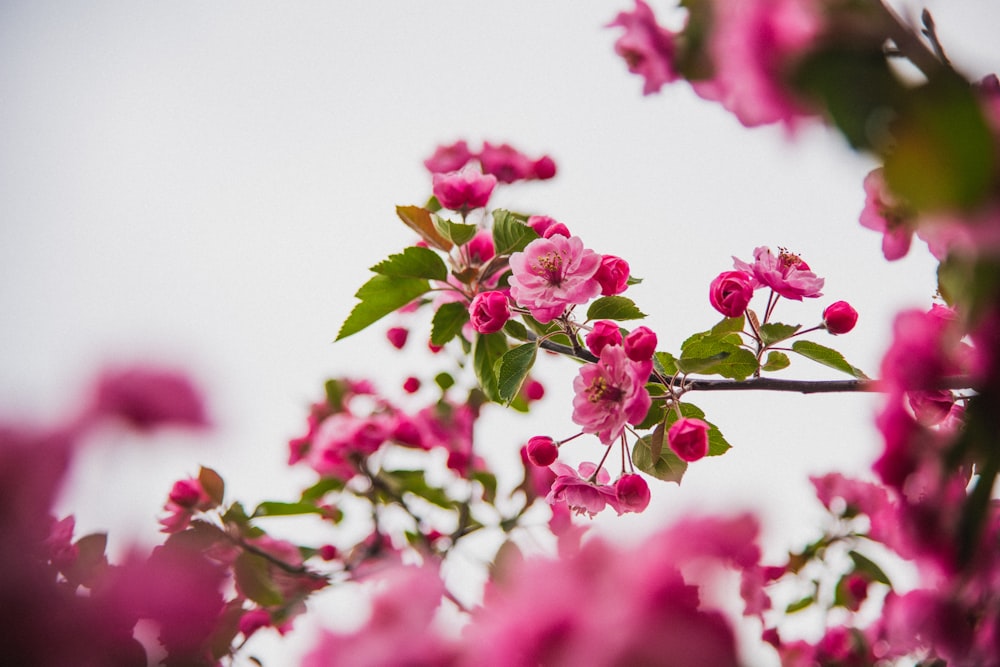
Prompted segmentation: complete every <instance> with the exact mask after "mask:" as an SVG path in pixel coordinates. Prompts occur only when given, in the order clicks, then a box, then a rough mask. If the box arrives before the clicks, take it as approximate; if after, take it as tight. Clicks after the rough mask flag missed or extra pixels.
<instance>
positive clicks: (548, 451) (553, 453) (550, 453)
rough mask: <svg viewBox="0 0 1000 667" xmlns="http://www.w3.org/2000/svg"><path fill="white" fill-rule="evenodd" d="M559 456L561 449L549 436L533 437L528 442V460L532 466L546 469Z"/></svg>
mask: <svg viewBox="0 0 1000 667" xmlns="http://www.w3.org/2000/svg"><path fill="white" fill-rule="evenodd" d="M558 456H559V448H558V447H556V443H555V442H554V441H553V440H552V438H550V437H549V436H547V435H536V436H532V437H531V438H530V439H529V440H528V460H529V461H531V463H532V465H536V466H539V467H540V468H544V467H546V466H549V465H552V463H553V462H555V460H556V458H557V457H558Z"/></svg>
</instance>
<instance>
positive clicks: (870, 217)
mask: <svg viewBox="0 0 1000 667" xmlns="http://www.w3.org/2000/svg"><path fill="white" fill-rule="evenodd" d="M864 188H865V206H864V208H863V209H862V210H861V218H860V220H861V226H862V227H864V228H866V229H871V230H872V231H876V232H881V233H882V254H883V255H884V256H885V258H886V259H887V260H889V261H893V260H896V259H900V258H902V257H905V256H906V253H908V252H909V251H910V242H911V241H912V240H913V227H912V223H913V219H914V217H915V216H914V212H913V211H912V210H911V209H910V208H909V207H908V206H906V205H905V204H904V203H902V202H900V201H899V200H898V199H897V198H896V197H895V195H893V194H892V192H891V191H890V190H889V186H888V185H887V184H886V182H885V174H884V172H883V170H882V168H881V167H879V168H878V169H873V170H872V171H870V172H869V173H868V175H867V176H865V182H864Z"/></svg>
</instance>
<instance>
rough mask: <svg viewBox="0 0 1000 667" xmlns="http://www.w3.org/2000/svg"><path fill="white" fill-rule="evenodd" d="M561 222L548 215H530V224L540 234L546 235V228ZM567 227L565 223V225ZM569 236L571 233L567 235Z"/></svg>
mask: <svg viewBox="0 0 1000 667" xmlns="http://www.w3.org/2000/svg"><path fill="white" fill-rule="evenodd" d="M557 224H559V223H558V222H556V221H555V220H554V219H553V218H550V217H549V216H547V215H532V216H529V217H528V226H529V227H531V228H532V229H534V230H535V233H536V234H538V235H539V236H544V235H545V230H546V229H548V228H549V227H551V226H553V225H557ZM563 227H565V225H563ZM566 236H567V237H568V236H569V234H567V235H566Z"/></svg>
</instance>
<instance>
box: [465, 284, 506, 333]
mask: <svg viewBox="0 0 1000 667" xmlns="http://www.w3.org/2000/svg"><path fill="white" fill-rule="evenodd" d="M469 318H470V319H471V320H472V328H473V329H475V330H476V331H478V332H479V333H481V334H491V333H496V332H497V331H500V330H501V329H503V325H505V324H507V320H509V319H510V308H509V306H508V305H507V295H506V294H504V293H503V292H498V291H490V292H480V293H479V294H477V295H476V296H475V298H474V299H472V303H471V304H470V305H469Z"/></svg>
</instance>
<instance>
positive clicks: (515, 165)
mask: <svg viewBox="0 0 1000 667" xmlns="http://www.w3.org/2000/svg"><path fill="white" fill-rule="evenodd" d="M473 160H476V161H478V162H479V165H480V167H481V172H482V174H485V175H487V176H491V177H493V178H495V180H494V183H496V181H499V182H501V183H514V182H516V181H523V180H534V179H537V180H547V179H550V178H552V177H553V176H555V175H556V163H555V161H554V160H553V159H552V158H551V157H549V156H548V155H543V156H541V157H539V158H530V157H528V156H527V155H525V154H524V153H522V152H521V151H519V150H517V149H516V148H514V147H513V146H511V145H510V144H499V145H495V144H491V143H490V142H488V141H487V142H484V143H483V147H482V149H480V150H479V151H478V152H473V151H472V150H470V149H469V145H468V143H466V142H465V141H464V140H462V141H456V142H455V143H453V144H450V145H447V146H438V147H437V149H436V150H435V151H434V154H433V155H431V156H430V157H429V158H427V159H426V160H424V166H425V167H427V170H428V171H429V172H431V173H432V174H435V175H437V174H445V173H449V172H458V171H459V170H460V169H462V168H463V167H465V166H466V165H468V164H469V163H470V162H471V161H473ZM436 180H437V179H435V181H436ZM491 189H492V188H491ZM435 194H437V192H435ZM442 203H443V202H442ZM448 208H453V207H450V206H449V207H448ZM456 210H457V209H456Z"/></svg>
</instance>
